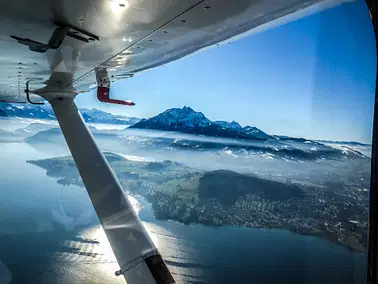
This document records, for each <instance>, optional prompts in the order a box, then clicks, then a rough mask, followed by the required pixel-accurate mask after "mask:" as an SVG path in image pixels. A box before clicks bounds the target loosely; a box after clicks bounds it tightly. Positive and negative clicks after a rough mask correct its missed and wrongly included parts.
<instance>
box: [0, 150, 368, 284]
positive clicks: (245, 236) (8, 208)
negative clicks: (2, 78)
mask: <svg viewBox="0 0 378 284" xmlns="http://www.w3.org/2000/svg"><path fill="white" fill-rule="evenodd" d="M63 154H65V153H64V152H59V153H56V154H55V156H57V155H63ZM48 157H51V154H46V153H44V152H42V151H39V150H36V149H35V148H33V147H31V146H29V145H28V144H25V143H2V144H0V161H1V162H0V261H1V263H2V265H1V266H0V284H3V283H125V281H124V279H123V278H117V277H115V276H114V271H116V270H117V269H118V267H117V263H116V262H115V260H114V256H113V255H112V253H111V251H110V249H109V246H108V244H107V241H106V238H105V237H104V234H103V231H102V230H101V228H100V227H99V225H98V221H97V219H96V218H95V217H94V218H93V221H92V222H91V224H89V225H87V226H83V227H81V228H79V229H75V230H72V231H67V230H63V229H62V228H61V227H59V226H57V225H56V222H53V218H52V210H58V209H59V208H64V211H65V212H66V213H67V215H70V216H78V215H80V214H81V213H82V212H84V211H88V210H89V211H90V210H92V206H91V204H90V202H89V198H88V196H87V193H86V191H85V189H84V188H79V187H75V186H62V185H59V184H57V183H56V181H55V180H54V179H53V178H49V177H47V176H46V174H45V171H44V170H42V169H40V168H38V167H36V166H33V165H31V164H27V163H26V161H27V160H30V159H41V158H48ZM134 202H136V203H138V204H139V205H138V206H140V208H141V210H140V211H139V216H140V218H141V219H142V221H143V222H144V224H145V226H146V228H147V230H148V231H149V232H150V234H151V237H152V239H153V240H154V242H155V243H156V245H157V246H158V248H159V250H160V251H161V253H162V255H163V257H164V259H165V260H166V262H167V264H168V266H169V268H170V270H171V271H172V273H173V275H174V277H175V279H176V281H177V282H178V283H311V284H312V283H332V284H336V283H343V284H348V283H364V282H365V278H366V255H364V254H359V253H354V252H351V251H349V250H348V249H346V248H344V247H341V246H338V245H335V244H333V243H331V242H329V241H327V240H324V239H320V238H316V237H310V236H302V235H298V234H293V233H290V232H287V231H284V230H270V229H251V228H240V227H233V226H227V227H221V228H214V227H207V226H203V225H189V226H185V225H182V224H178V223H176V222H170V221H159V220H155V218H154V216H153V214H152V212H151V210H150V209H149V206H148V204H146V203H145V202H144V201H143V200H139V199H135V200H134ZM1 267H3V268H2V269H1ZM4 267H6V268H4ZM9 279H12V281H11V282H9V281H8V280H9ZM131 284H132V283H131Z"/></svg>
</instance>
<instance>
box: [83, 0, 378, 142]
mask: <svg viewBox="0 0 378 284" xmlns="http://www.w3.org/2000/svg"><path fill="white" fill-rule="evenodd" d="M375 76H376V48H375V39H374V32H373V27H372V24H371V20H370V16H369V13H368V10H367V7H366V5H365V3H364V1H362V0H358V1H355V2H351V3H345V4H343V5H339V6H337V7H334V8H331V9H328V10H325V11H322V12H319V13H316V14H313V15H311V16H307V17H305V18H302V19H299V20H296V21H294V22H291V23H288V24H285V25H282V26H280V27H277V28H274V29H271V30H267V31H264V32H261V33H258V34H255V35H252V36H249V37H245V38H243V39H241V40H238V41H235V42H233V43H231V44H229V45H223V46H220V47H216V48H212V49H208V50H206V51H203V52H199V53H196V54H194V55H191V56H188V57H185V58H182V59H180V60H177V61H175V62H172V63H169V64H166V65H164V66H161V67H158V68H154V69H151V70H148V71H144V72H141V73H139V74H136V75H135V76H134V78H131V79H127V80H123V81H120V82H117V83H114V84H113V85H112V90H111V97H113V98H119V99H130V100H132V101H134V102H135V103H136V105H135V106H133V107H124V106H116V105H111V104H102V103H99V102H98V101H97V100H96V97H95V93H94V92H91V93H89V94H88V93H87V94H81V95H79V96H78V97H77V99H76V102H77V104H78V105H79V107H86V108H97V109H101V110H104V111H107V112H111V113H115V114H121V115H125V116H136V117H151V116H155V115H157V114H159V113H160V112H163V111H165V110H166V109H168V108H174V107H183V106H190V107H192V108H193V109H194V110H196V111H201V112H203V113H204V114H205V116H206V117H208V118H209V119H211V120H227V121H232V120H235V121H237V122H239V123H240V124H241V125H242V126H245V125H251V126H256V127H258V128H260V129H261V130H263V131H265V132H267V133H269V134H277V135H288V136H294V137H305V138H311V139H326V140H338V141H358V142H363V143H371V137H372V120H373V118H372V117H373V102H374V92H375Z"/></svg>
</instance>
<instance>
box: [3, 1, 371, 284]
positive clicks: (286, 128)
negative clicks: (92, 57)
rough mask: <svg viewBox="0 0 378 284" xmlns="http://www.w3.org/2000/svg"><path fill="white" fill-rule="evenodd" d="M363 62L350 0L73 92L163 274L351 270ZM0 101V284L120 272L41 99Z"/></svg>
mask: <svg viewBox="0 0 378 284" xmlns="http://www.w3.org/2000/svg"><path fill="white" fill-rule="evenodd" d="M332 3H334V2H332ZM375 70H376V52H375V39H374V32H373V27H372V24H371V19H370V16H369V12H368V9H367V7H366V4H365V3H364V1H362V0H361V1H351V2H346V3H343V4H337V5H336V4H334V5H333V4H332V5H328V7H327V9H318V10H314V11H311V13H309V14H308V15H306V16H305V17H301V18H299V19H296V20H295V21H291V22H289V23H286V24H282V25H279V26H277V27H275V28H273V29H269V30H265V31H261V32H259V33H256V34H253V35H248V36H246V37H244V38H242V39H239V40H237V41H234V40H230V42H227V43H226V44H222V45H220V46H215V47H214V48H211V49H208V50H205V51H202V52H199V53H196V54H194V55H191V56H188V57H185V58H183V59H180V60H178V61H175V62H172V63H169V64H166V65H164V66H161V67H158V68H154V69H152V70H148V71H144V72H141V73H140V74H136V75H135V77H133V78H129V79H126V80H122V81H119V82H115V83H113V84H112V90H111V94H110V95H111V97H113V98H117V99H127V100H132V101H133V102H135V104H136V105H135V106H132V107H125V106H116V105H112V104H104V103H101V102H99V101H97V99H96V96H95V92H89V93H85V94H80V95H78V96H77V98H76V100H75V101H76V103H77V105H78V107H79V110H80V113H81V114H82V116H83V118H84V120H85V121H86V122H87V124H88V126H89V128H90V131H91V132H92V133H93V135H94V137H95V139H96V141H97V143H98V145H99V147H100V148H101V150H102V151H103V152H104V154H105V157H106V159H107V160H108V162H109V163H110V165H111V167H112V169H113V170H114V172H115V174H116V176H117V177H118V179H119V181H120V183H121V185H122V187H123V189H124V191H125V192H126V194H127V195H128V197H129V200H130V201H131V203H132V205H133V207H134V209H135V210H136V212H137V214H138V216H139V218H140V219H141V221H142V222H143V224H144V226H145V228H146V229H147V231H148V233H149V235H150V237H151V239H152V240H153V242H154V244H155V245H156V246H157V247H158V249H159V251H160V253H161V254H162V256H163V258H164V260H165V261H166V264H167V266H168V268H169V270H170V271H171V273H172V275H173V277H174V278H175V280H176V282H177V283H309V284H312V283H314V284H315V283H333V284H337V283H340V284H341V283H342V284H348V283H364V282H366V277H367V276H366V273H367V250H368V248H367V244H368V227H369V190H370V167H371V142H372V120H373V104H374V94H375V76H376V71H375ZM0 116H1V119H0V161H1V162H0V189H1V190H0V284H3V283H4V284H8V283H125V280H124V279H123V277H116V276H115V275H114V272H115V271H117V270H119V265H118V264H117V262H116V260H115V257H114V255H113V252H112V250H111V248H110V245H109V242H108V240H107V238H106V236H105V233H104V231H103V229H102V227H101V225H100V223H99V220H98V218H97V215H96V212H95V210H94V209H93V205H92V203H91V201H90V199H89V196H88V194H87V191H86V189H85V187H84V185H83V182H82V180H81V178H80V175H79V172H78V170H77V168H76V166H75V163H74V161H73V159H72V157H71V155H70V152H69V149H68V147H67V145H66V142H65V140H64V137H63V135H62V133H61V130H60V128H59V125H58V123H57V121H56V119H55V115H54V112H53V110H52V109H51V107H50V106H49V105H48V104H45V105H38V106H35V105H29V104H11V103H1V105H0ZM130 284H133V283H130Z"/></svg>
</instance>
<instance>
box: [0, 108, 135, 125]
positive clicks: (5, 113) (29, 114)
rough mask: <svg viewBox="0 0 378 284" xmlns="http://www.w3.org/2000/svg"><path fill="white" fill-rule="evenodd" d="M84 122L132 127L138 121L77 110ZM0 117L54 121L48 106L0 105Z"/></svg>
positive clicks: (131, 118)
mask: <svg viewBox="0 0 378 284" xmlns="http://www.w3.org/2000/svg"><path fill="white" fill-rule="evenodd" d="M79 111H80V113H81V115H82V116H83V118H84V120H85V121H86V122H92V123H105V124H125V125H132V124H135V123H137V122H138V121H139V120H140V119H139V118H136V117H126V116H121V115H113V114H111V113H107V112H104V111H101V110H98V109H85V108H84V109H79ZM0 117H22V118H34V119H50V120H55V119H56V118H55V114H54V112H53V110H52V108H51V107H50V105H29V104H12V103H1V104H0Z"/></svg>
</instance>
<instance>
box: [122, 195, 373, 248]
mask: <svg viewBox="0 0 378 284" xmlns="http://www.w3.org/2000/svg"><path fill="white" fill-rule="evenodd" d="M127 195H130V196H132V197H133V198H135V199H136V200H137V201H138V203H139V204H140V205H141V210H140V212H139V213H138V217H140V214H143V213H147V214H148V215H150V217H151V216H152V217H153V219H154V220H155V221H162V222H169V223H174V224H178V225H181V226H185V227H195V226H203V227H207V228H214V229H217V228H223V229H227V228H236V229H248V230H251V229H252V230H256V231H265V232H278V233H285V234H292V235H296V236H301V237H310V238H314V239H321V240H324V241H327V242H328V243H330V244H332V245H337V246H339V247H343V248H345V249H347V250H348V251H349V252H351V253H355V254H358V255H365V254H366V250H365V251H361V250H356V249H353V248H351V247H349V246H347V245H344V244H343V243H339V242H335V241H334V240H333V239H332V238H327V237H326V236H321V235H314V234H305V233H301V232H298V231H293V230H290V229H286V228H272V227H249V226H243V225H237V224H225V225H216V224H206V223H201V222H190V223H185V222H183V221H181V220H180V219H173V218H156V215H155V212H154V209H153V208H152V206H153V204H152V203H151V202H149V201H148V200H147V199H146V198H145V197H143V196H141V195H138V194H132V193H128V194H127ZM143 211H144V212H143ZM146 211H147V212H146ZM141 221H144V220H142V219H141ZM144 222H151V220H148V221H147V220H146V221H144Z"/></svg>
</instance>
